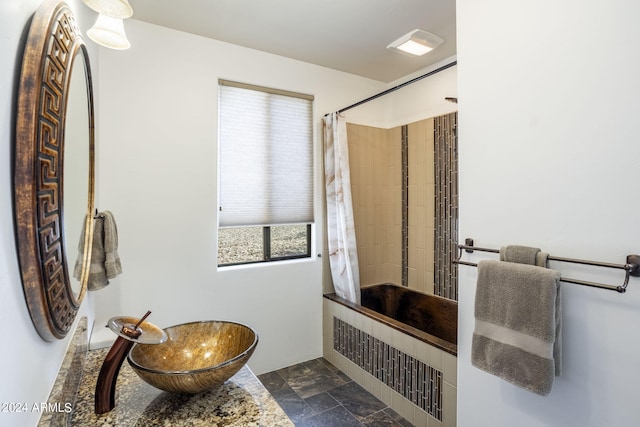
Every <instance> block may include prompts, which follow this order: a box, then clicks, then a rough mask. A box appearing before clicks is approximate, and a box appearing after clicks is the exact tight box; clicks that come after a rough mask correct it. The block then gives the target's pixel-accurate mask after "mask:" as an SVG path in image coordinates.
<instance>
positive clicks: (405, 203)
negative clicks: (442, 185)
mask: <svg viewBox="0 0 640 427" xmlns="http://www.w3.org/2000/svg"><path fill="white" fill-rule="evenodd" d="M401 132H402V148H401V153H402V185H401V188H402V286H409V126H408V125H404V126H402V127H401Z"/></svg>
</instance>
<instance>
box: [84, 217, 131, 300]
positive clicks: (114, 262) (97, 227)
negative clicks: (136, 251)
mask: <svg viewBox="0 0 640 427" xmlns="http://www.w3.org/2000/svg"><path fill="white" fill-rule="evenodd" d="M84 233H85V229H84V226H83V229H82V233H81V237H80V244H79V245H78V250H79V252H80V253H83V252H84ZM120 273H122V264H121V262H120V257H119V256H118V229H117V226H116V221H115V219H114V217H113V214H112V213H111V212H109V211H104V212H102V213H100V214H98V215H97V217H96V219H95V223H94V227H93V245H92V247H91V265H90V267H89V279H88V282H87V290H89V291H97V290H98V289H102V288H104V287H105V286H107V285H108V284H109V279H113V278H114V277H116V276H117V275H118V274H120ZM81 274H82V260H81V259H80V257H79V258H78V260H76V265H75V268H74V271H73V276H74V277H75V278H77V279H79V278H80V275H81Z"/></svg>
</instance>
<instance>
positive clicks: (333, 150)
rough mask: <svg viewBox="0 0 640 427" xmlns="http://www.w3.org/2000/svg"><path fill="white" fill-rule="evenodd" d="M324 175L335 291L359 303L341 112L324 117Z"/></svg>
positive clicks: (349, 181) (345, 133) (346, 151)
mask: <svg viewBox="0 0 640 427" xmlns="http://www.w3.org/2000/svg"><path fill="white" fill-rule="evenodd" d="M324 176H325V187H326V188H325V189H326V194H327V235H328V239H329V264H330V266H331V277H332V279H333V287H334V288H335V291H336V294H337V295H338V296H339V297H341V298H345V299H347V300H349V301H351V302H355V303H358V304H359V303H360V273H359V271H358V251H357V247H356V230H355V226H354V221H353V206H352V204H351V178H350V176H349V149H348V147H347V125H346V123H345V121H344V118H342V117H340V115H339V114H338V113H332V114H329V115H327V116H325V117H324Z"/></svg>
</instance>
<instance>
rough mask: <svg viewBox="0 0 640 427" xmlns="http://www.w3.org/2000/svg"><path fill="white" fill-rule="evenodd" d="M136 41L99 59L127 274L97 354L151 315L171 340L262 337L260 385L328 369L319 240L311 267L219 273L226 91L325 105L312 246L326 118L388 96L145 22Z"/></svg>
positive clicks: (104, 136) (101, 154)
mask: <svg viewBox="0 0 640 427" xmlns="http://www.w3.org/2000/svg"><path fill="white" fill-rule="evenodd" d="M126 31H127V35H128V37H129V39H130V40H131V44H132V47H131V49H129V50H127V51H109V50H106V49H101V50H100V81H99V85H98V86H99V99H100V109H99V111H100V114H99V121H98V126H99V138H100V141H99V148H98V158H99V164H100V168H99V176H98V181H97V184H98V191H97V198H98V201H97V203H98V208H99V209H100V210H111V211H112V212H113V213H114V215H115V218H116V221H117V224H118V232H119V237H120V240H119V243H120V247H119V254H120V257H121V259H122V264H123V274H122V275H121V276H119V277H117V278H116V279H114V280H112V283H111V285H110V286H109V287H107V288H105V289H104V290H102V291H99V292H96V293H95V298H96V311H97V318H98V319H100V320H99V321H98V322H97V323H96V325H97V328H96V334H95V335H94V337H92V341H93V342H95V343H96V345H97V344H98V341H99V340H101V339H102V338H101V337H99V335H103V334H100V331H99V330H100V329H102V330H103V331H104V328H102V325H103V324H104V323H106V320H107V319H108V318H109V317H111V316H116V315H120V314H124V315H131V316H138V315H142V314H144V313H145V311H146V310H147V309H149V310H151V311H152V312H153V313H152V315H151V317H150V318H149V321H151V322H153V323H155V324H157V325H158V326H161V327H166V326H170V325H173V324H178V323H183V322H187V321H194V320H206V319H224V320H234V321H240V322H243V323H246V324H248V325H250V326H252V327H254V328H255V329H256V330H257V332H258V334H259V335H260V343H259V344H258V348H257V350H256V352H255V353H254V355H253V357H252V359H251V360H250V362H249V365H250V366H251V367H252V369H253V370H254V371H255V372H256V373H262V372H266V371H270V370H273V369H277V368H280V367H284V366H288V365H291V364H293V363H297V362H301V361H304V360H307V359H310V358H315V357H319V356H320V355H321V354H322V345H321V338H322V329H321V317H322V297H321V295H322V259H320V258H318V257H317V256H316V255H317V254H321V253H322V242H321V239H316V241H315V242H314V244H313V248H312V257H311V259H310V260H302V261H292V262H278V263H273V264H270V265H269V264H264V265H253V266H246V267H239V268H226V269H224V270H220V271H218V269H217V266H216V264H217V263H216V251H217V248H216V241H217V228H216V227H217V218H216V211H217V166H216V165H217V116H218V110H217V82H218V79H219V78H224V79H229V80H235V81H240V82H246V83H252V84H256V85H262V86H268V87H275V88H281V89H286V90H290V91H296V92H301V93H308V94H312V95H314V96H315V102H314V123H315V127H316V129H315V131H316V132H315V141H314V143H315V152H316V165H315V166H316V197H315V203H316V206H315V208H316V209H315V210H316V231H317V234H316V236H321V235H322V234H321V233H323V229H322V224H323V222H324V221H323V216H322V206H323V200H322V176H323V170H322V128H321V117H322V116H323V115H324V114H325V113H328V112H330V111H332V110H336V109H338V108H340V107H343V106H345V105H348V104H349V103H353V102H355V101H357V100H359V99H362V98H365V97H367V96H369V95H371V94H374V93H377V92H379V91H380V90H383V89H384V88H385V86H384V84H383V83H381V82H376V81H372V80H368V79H364V78H360V77H356V76H353V75H348V74H345V73H341V72H336V71H332V70H329V69H326V68H321V67H318V66H314V65H310V64H305V63H301V62H297V61H293V60H289V59H285V58H282V57H278V56H275V55H270V54H265V53H261V52H257V51H253V50H250V49H246V48H241V47H239V46H234V45H230V44H226V43H222V42H218V41H215V40H210V39H205V38H202V37H197V36H194V35H190V34H186V33H182V32H177V31H174V30H169V29H166V28H162V27H158V26H154V25H150V24H147V23H143V22H141V21H136V20H129V21H127V22H126ZM106 332H107V335H113V334H110V333H109V331H106Z"/></svg>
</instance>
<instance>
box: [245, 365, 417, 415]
mask: <svg viewBox="0 0 640 427" xmlns="http://www.w3.org/2000/svg"><path fill="white" fill-rule="evenodd" d="M258 379H259V380H260V381H261V382H262V383H263V384H264V386H265V387H266V388H267V390H269V392H270V393H271V395H272V396H273V397H274V398H275V400H276V402H278V404H279V405H280V406H281V407H282V409H284V411H285V412H286V413H287V415H288V416H289V418H291V421H293V423H294V424H295V425H296V426H297V427H351V426H353V427H363V426H369V427H371V426H389V427H410V426H412V424H411V423H409V422H408V421H406V420H405V419H404V418H402V417H401V416H400V415H398V414H397V413H396V412H395V411H393V410H392V409H391V408H389V407H387V406H386V405H385V404H384V403H382V402H381V401H380V400H378V399H376V398H375V397H374V396H373V395H372V394H370V393H369V392H367V391H366V390H365V389H363V388H362V387H360V385H358V384H357V383H356V382H354V381H352V380H351V379H350V378H349V377H347V376H346V375H345V374H344V373H343V372H341V371H340V370H339V369H338V368H336V367H335V366H333V365H332V364H330V363H329V362H328V361H327V360H326V359H324V358H319V359H313V360H309V361H307V362H304V363H300V364H298V365H293V366H289V367H287V368H282V369H279V370H277V371H273V372H268V373H266V374H262V375H259V376H258Z"/></svg>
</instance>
